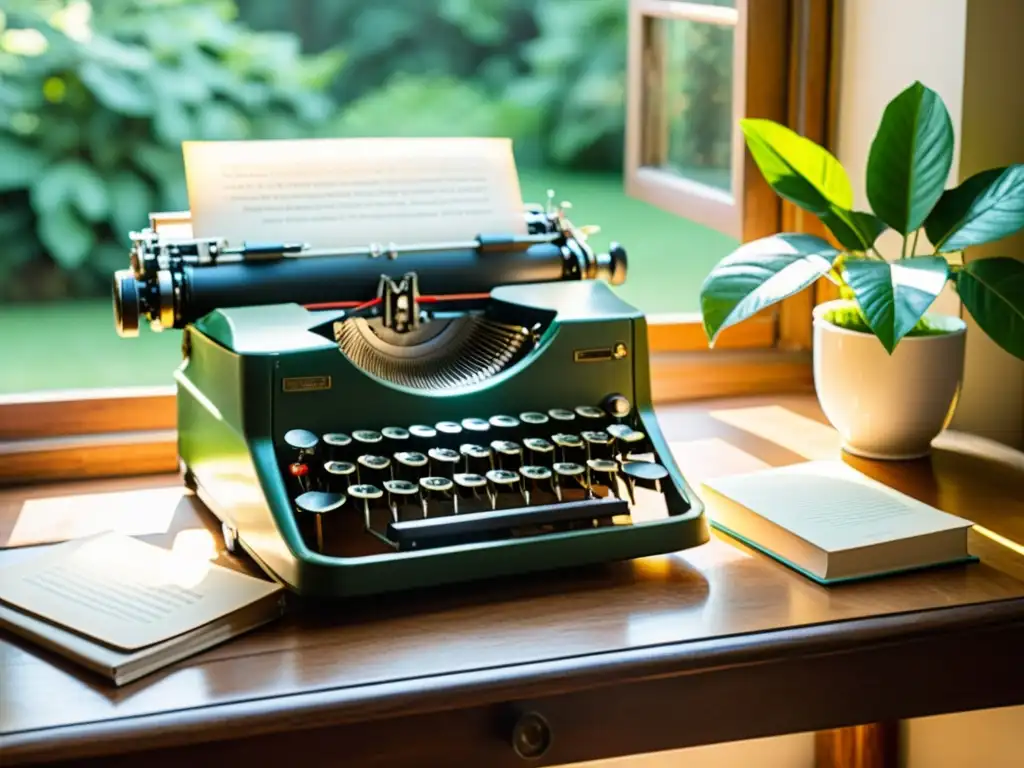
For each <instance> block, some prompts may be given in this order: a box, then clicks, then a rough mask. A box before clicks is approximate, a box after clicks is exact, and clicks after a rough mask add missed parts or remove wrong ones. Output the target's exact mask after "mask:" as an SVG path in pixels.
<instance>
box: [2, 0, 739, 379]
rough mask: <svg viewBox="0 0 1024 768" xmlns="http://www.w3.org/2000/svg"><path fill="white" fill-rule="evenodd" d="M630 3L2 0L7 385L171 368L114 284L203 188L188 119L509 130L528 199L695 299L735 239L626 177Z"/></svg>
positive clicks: (243, 126) (635, 269)
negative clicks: (655, 201) (549, 195)
mask: <svg viewBox="0 0 1024 768" xmlns="http://www.w3.org/2000/svg"><path fill="white" fill-rule="evenodd" d="M716 4H723V3H721V2H720V1H719V0H716ZM628 5H629V4H628V3H627V2H626V0H571V1H570V0H566V1H565V2H562V1H561V0H560V1H559V2H546V3H541V2H535V0H474V2H472V3H469V2H459V3H454V2H450V1H449V0H419V1H418V2H403V3H387V2H384V3H382V2H380V1H379V0H348V1H347V2H344V3H340V2H326V1H324V2H313V1H310V2H300V3H298V2H297V3H282V2H279V1H278V0H233V1H232V0H216V1H214V0H211V2H209V3H204V2H202V0H192V1H191V2H189V3H153V2H149V0H117V1H116V2H115V1H114V0H92V2H91V3H86V2H73V3H66V2H62V1H58V0H38V1H34V2H20V3H8V4H4V10H5V13H6V15H5V16H0V72H2V73H3V75H2V80H3V82H2V83H0V394H7V393H15V392H22V391H27V390H36V389H75V388H83V387H105V386H133V385H170V384H172V383H173V378H172V373H173V371H174V369H175V368H176V367H177V365H178V364H179V363H180V360H181V352H180V342H181V334H180V332H177V331H170V332H168V331H165V332H162V333H153V332H151V331H150V330H149V328H148V327H143V328H142V329H141V330H140V332H139V337H138V338H135V339H121V338H119V337H118V336H117V335H116V333H115V331H114V327H113V310H112V307H111V301H110V295H109V291H110V284H111V276H112V273H113V271H114V270H116V269H122V268H125V267H127V265H128V252H127V237H128V233H129V231H130V230H132V229H136V230H137V229H140V228H142V227H143V226H145V224H146V216H147V214H148V213H149V212H150V211H173V210H181V209H182V208H184V207H185V206H186V205H187V199H186V195H185V186H184V174H183V168H182V162H181V141H183V140H186V139H248V138H251V139H258V138H291V137H294V138H302V137H312V136H338V137H344V136H380V135H393V136H397V135H405V136H444V135H447V136H451V135H467V136H507V137H510V138H512V140H513V143H514V147H515V152H516V158H517V163H518V166H519V169H520V177H521V186H522V189H523V197H524V201H526V202H544V200H545V192H546V190H547V189H548V188H552V189H554V190H555V191H556V194H557V196H558V199H566V200H570V201H571V202H572V203H573V206H574V208H573V210H572V211H571V218H572V220H573V221H574V222H575V223H577V224H596V225H599V226H600V227H601V232H600V233H599V234H597V235H595V236H594V237H593V238H592V239H591V242H592V244H593V245H594V247H595V248H599V249H605V248H607V247H608V244H609V242H610V241H612V240H615V241H619V242H621V243H622V244H623V245H624V246H625V248H626V249H627V251H628V253H629V275H628V279H627V281H626V284H625V285H624V286H622V287H621V288H617V289H616V290H617V291H618V292H619V293H620V295H622V296H623V297H624V298H625V299H627V300H628V301H630V302H631V303H633V304H635V305H636V306H638V307H639V308H640V309H642V310H644V311H646V312H693V311H696V310H697V309H698V302H697V294H698V291H699V288H700V285H701V282H702V281H703V278H704V276H705V275H706V274H707V272H708V270H709V269H710V268H711V266H712V265H713V264H714V263H715V262H716V261H718V259H720V258H721V257H722V256H724V255H725V254H726V253H728V252H729V251H730V250H731V249H733V248H734V247H735V246H736V242H735V241H733V240H730V239H729V238H726V237H723V236H722V235H719V234H718V233H716V232H714V231H712V230H710V229H708V228H705V227H702V226H700V225H697V224H694V223H693V222H691V221H688V220H686V219H684V218H681V217H678V216H674V215H672V214H669V213H666V212H664V211H662V210H660V209H657V208H655V207H653V206H651V205H647V204H645V203H642V202H640V201H638V200H635V199H632V198H630V197H627V196H626V194H625V192H624V188H623V179H622V171H621V169H622V167H623V164H624V163H623V147H624V120H625V98H626V91H625V69H626V54H627V26H628V24H627V11H628ZM234 11H237V14H235V13H234ZM595 40H597V41H600V44H599V45H596V44H594V41H595ZM676 48H678V45H676ZM697 63H699V62H695V63H694V66H697ZM677 87H678V88H679V89H682V88H683V87H684V86H683V84H679V85H678V86H677ZM679 92H680V93H682V92H683V91H682V90H680V91H679ZM676 122H677V123H680V125H683V127H684V128H685V124H686V121H685V120H682V121H680V120H677V121H676ZM691 122H692V121H691ZM674 141H675V142H676V144H679V146H681V147H685V137H684V138H679V139H675V140H674ZM680 142H683V143H680ZM694 156H695V151H694V150H687V149H682V150H679V151H676V152H675V154H673V156H672V157H673V158H674V162H679V163H680V164H684V165H685V163H687V162H690V163H692V161H693V158H694ZM396 239H397V238H396Z"/></svg>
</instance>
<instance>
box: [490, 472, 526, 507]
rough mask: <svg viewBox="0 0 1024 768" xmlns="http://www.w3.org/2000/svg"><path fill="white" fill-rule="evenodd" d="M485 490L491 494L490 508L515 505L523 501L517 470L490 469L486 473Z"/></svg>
mask: <svg viewBox="0 0 1024 768" xmlns="http://www.w3.org/2000/svg"><path fill="white" fill-rule="evenodd" d="M487 491H488V493H489V494H490V496H491V509H499V508H501V509H506V508H509V507H517V506H520V505H522V503H523V493H522V484H521V482H520V479H519V473H518V472H510V471H508V470H506V469H492V470H491V471H490V472H488V473H487Z"/></svg>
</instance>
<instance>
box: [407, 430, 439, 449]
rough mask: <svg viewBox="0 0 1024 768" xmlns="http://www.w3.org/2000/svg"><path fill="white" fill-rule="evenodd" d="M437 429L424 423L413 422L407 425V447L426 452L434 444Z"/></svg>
mask: <svg viewBox="0 0 1024 768" xmlns="http://www.w3.org/2000/svg"><path fill="white" fill-rule="evenodd" d="M436 438H437V430H436V429H434V428H433V427H428V426H427V425H426V424H413V425H412V426H411V427H409V447H410V448H412V449H413V450H415V451H419V452H420V453H426V452H427V451H429V450H430V449H431V448H432V447H433V446H434V441H435V439H436Z"/></svg>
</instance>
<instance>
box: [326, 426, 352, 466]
mask: <svg viewBox="0 0 1024 768" xmlns="http://www.w3.org/2000/svg"><path fill="white" fill-rule="evenodd" d="M323 440H324V445H325V446H327V457H328V458H331V459H335V460H341V459H344V458H346V455H347V453H348V449H349V447H350V446H351V445H352V438H351V437H349V436H348V435H346V434H345V433H344V432H328V433H327V434H326V435H324V438H323Z"/></svg>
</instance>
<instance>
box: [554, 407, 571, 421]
mask: <svg viewBox="0 0 1024 768" xmlns="http://www.w3.org/2000/svg"><path fill="white" fill-rule="evenodd" d="M548 416H550V417H551V418H552V419H554V420H555V421H572V420H573V419H575V418H576V414H575V413H573V412H572V411H570V410H567V409H565V408H552V409H551V410H550V411H548Z"/></svg>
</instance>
